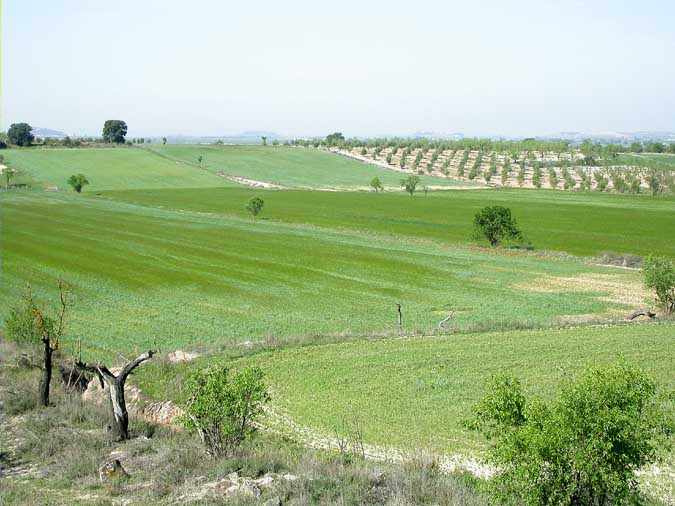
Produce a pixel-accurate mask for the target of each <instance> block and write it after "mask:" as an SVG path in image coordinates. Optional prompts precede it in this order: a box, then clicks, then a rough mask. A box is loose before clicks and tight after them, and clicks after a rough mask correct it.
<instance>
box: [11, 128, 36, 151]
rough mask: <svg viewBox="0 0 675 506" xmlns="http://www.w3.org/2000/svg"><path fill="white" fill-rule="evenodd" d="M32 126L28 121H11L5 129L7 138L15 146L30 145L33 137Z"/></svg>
mask: <svg viewBox="0 0 675 506" xmlns="http://www.w3.org/2000/svg"><path fill="white" fill-rule="evenodd" d="M32 131H33V127H31V126H30V125H29V124H28V123H13V124H12V125H10V126H9V130H7V139H8V140H9V142H11V143H12V144H15V145H17V146H30V145H31V144H32V142H33V140H34V139H35V137H34V136H33V134H32V133H31V132H32Z"/></svg>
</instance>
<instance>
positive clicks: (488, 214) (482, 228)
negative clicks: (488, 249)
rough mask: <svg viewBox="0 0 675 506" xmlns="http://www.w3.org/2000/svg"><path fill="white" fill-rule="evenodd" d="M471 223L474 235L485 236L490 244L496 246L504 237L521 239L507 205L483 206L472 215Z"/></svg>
mask: <svg viewBox="0 0 675 506" xmlns="http://www.w3.org/2000/svg"><path fill="white" fill-rule="evenodd" d="M473 224H474V228H475V233H476V235H477V236H480V237H485V238H486V239H487V240H488V242H489V243H490V245H491V246H498V245H499V244H500V243H501V242H502V241H503V240H505V239H510V240H516V241H518V240H522V233H521V231H520V230H518V227H517V226H516V220H515V219H514V218H513V217H512V216H511V210H510V209H508V208H507V207H503V206H488V207H484V208H482V209H481V210H480V211H478V212H477V213H476V215H475V216H474V218H473Z"/></svg>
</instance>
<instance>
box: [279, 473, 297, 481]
mask: <svg viewBox="0 0 675 506" xmlns="http://www.w3.org/2000/svg"><path fill="white" fill-rule="evenodd" d="M281 477H282V478H283V479H284V480H286V481H295V480H297V479H298V477H297V476H296V475H294V474H282V475H281Z"/></svg>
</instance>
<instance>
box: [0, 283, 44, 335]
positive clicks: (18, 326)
mask: <svg viewBox="0 0 675 506" xmlns="http://www.w3.org/2000/svg"><path fill="white" fill-rule="evenodd" d="M36 310H38V307H37V305H36V304H35V301H34V300H33V294H32V292H31V289H30V287H27V288H26V292H25V293H24V294H23V296H22V297H21V300H20V301H19V303H18V304H17V305H16V306H15V307H13V308H11V309H10V311H9V316H8V317H7V319H6V320H5V335H6V336H7V338H8V339H9V340H10V341H13V342H15V343H19V344H28V345H35V344H37V343H38V342H39V340H40V337H41V335H40V329H39V327H38V325H37V322H36V320H35V315H36ZM53 327H54V321H53V320H52V319H51V318H45V328H47V329H48V330H52V329H53Z"/></svg>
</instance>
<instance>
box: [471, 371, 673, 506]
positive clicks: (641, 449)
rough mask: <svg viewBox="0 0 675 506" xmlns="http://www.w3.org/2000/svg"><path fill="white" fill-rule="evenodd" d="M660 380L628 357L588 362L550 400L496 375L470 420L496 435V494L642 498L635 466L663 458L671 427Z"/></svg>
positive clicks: (531, 498)
mask: <svg viewBox="0 0 675 506" xmlns="http://www.w3.org/2000/svg"><path fill="white" fill-rule="evenodd" d="M662 402H663V401H662V400H661V399H659V393H658V392H657V388H656V385H655V383H654V382H653V381H652V379H651V378H649V377H648V376H647V375H646V374H645V373H644V372H642V371H641V370H640V369H638V368H636V367H632V366H629V365H626V364H623V363H619V364H617V365H611V366H605V367H599V368H594V369H589V370H587V371H586V372H585V373H584V374H582V375H581V376H580V377H579V378H578V379H576V381H574V382H570V383H568V384H566V385H565V386H564V387H563V389H562V391H561V392H560V394H559V396H558V397H557V398H555V399H554V400H552V401H550V402H545V401H543V400H540V399H536V398H535V399H527V398H526V397H525V394H524V393H523V389H522V387H521V385H520V383H519V381H518V380H517V379H515V378H512V377H508V376H497V377H493V378H492V380H491V381H490V382H489V383H488V386H487V389H486V394H485V396H484V397H483V399H482V400H481V401H480V402H479V403H478V404H477V405H476V406H475V407H474V409H473V411H474V416H473V418H472V420H471V421H470V422H469V426H470V427H471V428H473V429H475V430H478V431H480V432H481V433H482V434H484V435H485V436H486V438H487V439H488V440H489V441H490V442H491V447H490V449H489V453H488V455H489V460H490V463H491V464H493V465H494V466H495V467H496V468H498V469H500V472H499V473H497V474H496V476H495V477H494V478H493V480H492V482H491V484H490V487H491V488H492V490H493V492H494V494H495V495H496V499H497V500H498V501H499V502H502V501H504V502H508V504H526V505H597V506H609V505H614V504H627V503H629V504H639V503H641V501H637V502H636V499H638V494H639V491H638V480H637V478H636V475H635V472H636V471H638V470H639V469H640V468H642V467H644V466H646V465H648V464H650V463H653V462H655V461H657V460H658V457H657V456H658V450H659V449H660V447H662V446H663V445H665V446H666V447H667V446H668V436H669V433H670V430H672V419H671V418H670V417H671V416H672V413H671V414H669V413H668V412H667V411H666V410H665V409H664V408H663V404H662Z"/></svg>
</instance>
